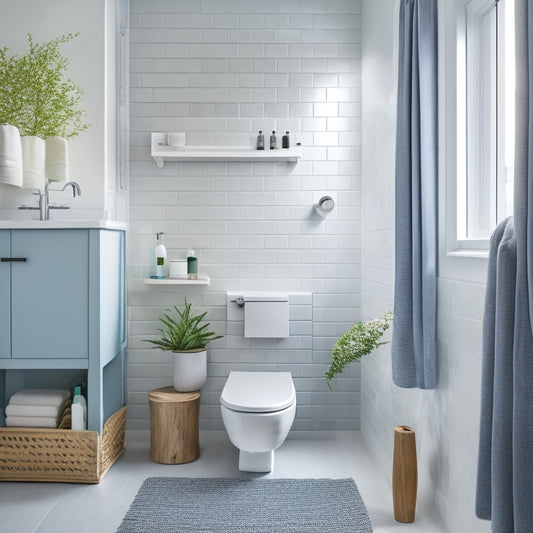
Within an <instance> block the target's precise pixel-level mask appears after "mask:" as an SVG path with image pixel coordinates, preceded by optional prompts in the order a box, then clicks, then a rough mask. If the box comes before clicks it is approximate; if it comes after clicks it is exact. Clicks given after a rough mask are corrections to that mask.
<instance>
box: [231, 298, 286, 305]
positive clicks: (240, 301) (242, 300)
mask: <svg viewBox="0 0 533 533" xmlns="http://www.w3.org/2000/svg"><path fill="white" fill-rule="evenodd" d="M288 301H289V298H288V297H287V296H246V297H244V296H236V297H235V298H233V300H230V302H232V303H234V304H237V305H238V306H239V307H244V304H245V303H246V302H288Z"/></svg>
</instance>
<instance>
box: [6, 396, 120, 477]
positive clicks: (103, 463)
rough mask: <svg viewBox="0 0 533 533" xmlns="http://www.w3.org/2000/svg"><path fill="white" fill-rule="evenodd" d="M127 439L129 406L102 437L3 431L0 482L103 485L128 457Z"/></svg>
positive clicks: (93, 433) (112, 420)
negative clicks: (118, 462) (120, 460)
mask: <svg viewBox="0 0 533 533" xmlns="http://www.w3.org/2000/svg"><path fill="white" fill-rule="evenodd" d="M66 416H68V413H67V414H66ZM125 436H126V407H125V406H124V407H123V408H122V409H119V410H118V411H117V412H115V413H114V414H112V415H111V416H110V417H109V418H108V419H107V421H106V423H105V424H104V429H103V431H102V436H101V437H100V436H99V435H98V432H97V431H73V430H70V429H39V428H35V429H33V428H30V429H28V428H20V429H18V428H0V481H52V482H65V483H100V481H101V480H102V478H103V477H104V475H105V474H106V472H107V471H108V470H109V468H111V465H112V464H113V463H114V462H115V461H116V460H117V459H118V458H119V457H120V456H121V455H122V454H123V453H124V450H125V449H126V442H125Z"/></svg>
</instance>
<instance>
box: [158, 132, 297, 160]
mask: <svg viewBox="0 0 533 533" xmlns="http://www.w3.org/2000/svg"><path fill="white" fill-rule="evenodd" d="M151 153H152V157H153V158H154V161H155V163H156V165H157V166H158V167H159V168H161V167H162V166H163V163H164V162H165V161H286V162H293V163H296V162H298V160H299V159H300V158H301V157H302V148H301V147H300V146H295V147H293V148H280V149H277V150H256V149H255V148H254V147H253V146H189V145H185V146H183V147H174V146H168V145H167V134H166V133H152V152H151Z"/></svg>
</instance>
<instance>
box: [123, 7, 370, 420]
mask: <svg viewBox="0 0 533 533" xmlns="http://www.w3.org/2000/svg"><path fill="white" fill-rule="evenodd" d="M130 8H131V35H130V42H131V49H130V53H131V58H130V60H131V61H130V69H131V72H130V85H131V88H130V89H131V92H130V100H131V116H130V130H131V138H130V172H131V176H130V190H131V207H130V232H129V243H128V275H129V281H128V308H129V315H128V325H129V347H128V368H127V373H128V399H127V400H128V427H129V428H130V429H146V428H148V427H149V414H148V404H147V393H148V391H150V390H151V389H153V388H156V387H162V386H167V385H170V383H171V377H170V375H171V364H170V355H169V354H168V353H163V352H161V351H159V350H152V349H151V348H150V347H149V346H150V345H148V344H147V343H145V342H144V341H143V339H146V338H153V335H155V334H156V329H157V328H158V327H159V326H158V321H157V316H159V315H160V314H161V313H162V312H163V311H164V310H165V309H167V308H169V307H171V306H173V305H178V306H179V305H181V304H183V299H184V297H185V296H186V297H187V299H188V300H190V301H192V302H193V303H194V304H195V305H196V306H197V307H198V308H199V309H201V310H205V311H207V312H208V315H207V318H208V320H209V321H210V322H211V323H212V325H213V327H214V328H215V330H216V331H217V333H220V334H223V335H224V338H223V339H220V340H217V341H215V342H213V343H212V345H211V347H210V350H209V367H208V380H207V383H206V386H205V388H204V389H203V391H202V399H201V412H200V427H201V428H203V429H222V428H223V424H222V420H221V416H220V407H219V404H220V402H219V396H220V392H221V390H222V387H223V384H224V381H225V379H226V376H227V375H228V373H229V371H230V370H290V371H291V372H292V373H293V376H294V381H295V385H296V390H297V399H298V409H297V414H296V420H295V424H294V428H295V429H300V430H312V429H337V430H344V429H358V428H359V426H360V422H359V420H360V389H361V387H360V366H359V365H357V364H354V365H353V366H351V367H350V368H349V369H348V370H347V371H346V372H345V373H344V374H343V375H342V376H341V377H339V378H338V379H337V380H336V381H335V383H334V390H333V391H329V390H328V388H327V385H326V381H325V378H324V372H325V371H326V369H327V366H328V362H329V359H330V352H331V348H332V346H333V344H334V342H335V340H336V339H337V338H338V336H340V335H341V334H342V333H344V332H345V331H346V330H347V329H348V328H349V327H350V326H351V325H352V324H353V322H354V321H356V320H358V319H359V307H360V270H361V269H360V260H361V254H360V248H361V244H360V241H361V232H360V225H361V197H360V183H361V179H360V172H361V46H360V41H361V15H360V12H361V2H360V0H283V1H281V0H280V1H278V0H271V1H268V2H265V1H257V0H211V1H207V0H167V1H146V0H132V2H131V6H130ZM260 129H262V130H263V132H264V133H265V137H266V144H267V146H268V136H269V135H270V132H271V131H272V130H276V132H277V135H278V145H280V144H281V136H282V135H283V134H284V132H285V131H290V138H291V143H293V144H294V143H296V142H297V141H298V142H301V143H302V151H303V157H302V159H301V160H300V162H299V163H298V164H296V165H295V164H290V163H283V162H281V163H273V162H270V163H268V162H267V163H248V162H232V163H228V162H216V163H212V162H211V163H207V162H181V163H178V162H165V164H164V166H163V168H158V167H157V166H156V165H155V163H154V162H153V161H152V159H151V157H150V133H151V132H152V131H185V132H186V133H187V143H188V144H204V145H209V144H212V145H234V144H244V145H253V144H254V143H255V138H256V135H257V132H258V130H260ZM321 192H323V193H324V194H331V193H334V194H336V207H335V210H334V212H333V213H332V214H331V215H329V216H328V217H327V218H326V219H321V218H319V217H318V216H317V215H316V214H314V212H313V209H312V206H313V203H314V202H315V201H316V195H317V194H320V193H321ZM158 231H163V232H164V233H165V237H166V241H165V242H166V245H167V249H168V255H169V258H176V259H177V258H182V257H184V256H185V254H186V252H187V250H188V249H193V250H195V251H196V253H197V255H198V260H199V271H200V273H202V274H204V275H207V276H209V277H210V278H211V284H210V286H208V287H202V286H200V287H186V288H183V287H176V286H171V287H165V288H164V289H161V288H160V287H154V286H146V285H144V284H143V281H142V279H143V278H146V277H147V276H148V274H149V271H148V254H149V251H150V249H151V248H152V247H154V245H155V233H156V232H158ZM239 290H243V291H245V290H276V291H288V292H291V291H292V292H300V291H304V292H308V293H311V296H309V299H308V300H306V301H305V302H300V303H299V304H298V305H291V324H290V331H291V337H289V338H288V339H284V340H280V341H272V340H268V339H267V340H264V341H263V340H260V339H255V340H253V341H251V340H250V339H245V338H244V337H243V336H242V331H241V328H239V327H236V326H235V325H234V324H230V325H227V324H226V296H225V294H226V291H239Z"/></svg>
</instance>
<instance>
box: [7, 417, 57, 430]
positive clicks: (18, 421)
mask: <svg viewBox="0 0 533 533" xmlns="http://www.w3.org/2000/svg"><path fill="white" fill-rule="evenodd" d="M6 427H12V428H16V427H19V428H56V427H57V419H56V418H55V417H53V416H52V417H46V416H8V417H6Z"/></svg>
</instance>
